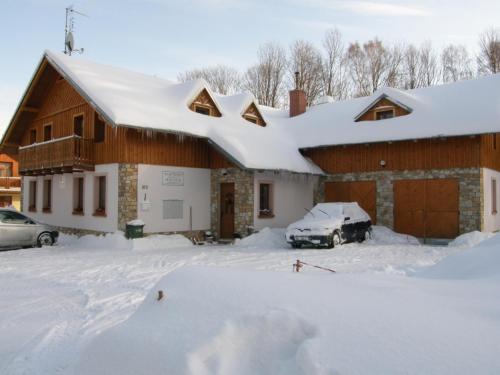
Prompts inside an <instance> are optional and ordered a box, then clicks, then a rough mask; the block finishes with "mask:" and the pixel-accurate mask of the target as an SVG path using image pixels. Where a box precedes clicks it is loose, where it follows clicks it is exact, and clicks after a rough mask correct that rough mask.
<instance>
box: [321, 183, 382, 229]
mask: <svg viewBox="0 0 500 375" xmlns="http://www.w3.org/2000/svg"><path fill="white" fill-rule="evenodd" d="M376 197H377V184H376V183H375V181H349V182H326V183H325V202H358V204H359V205H360V206H361V207H362V208H363V209H364V210H365V211H366V212H367V213H368V215H370V218H371V219H372V223H373V224H376V223H377V198H376Z"/></svg>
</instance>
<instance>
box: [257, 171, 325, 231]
mask: <svg viewBox="0 0 500 375" xmlns="http://www.w3.org/2000/svg"><path fill="white" fill-rule="evenodd" d="M316 181H317V177H314V176H307V175H298V174H291V173H275V172H270V171H265V172H256V173H255V177H254V192H255V194H254V227H255V229H256V230H260V229H262V228H265V227H274V228H285V227H286V226H288V225H289V224H291V223H292V222H294V221H297V220H298V219H300V218H302V217H303V216H304V215H305V214H306V211H305V208H307V209H310V208H312V206H313V198H314V185H315V183H316ZM260 182H270V183H272V185H273V187H272V199H271V200H272V202H273V203H272V207H273V214H274V217H272V218H259V183H260Z"/></svg>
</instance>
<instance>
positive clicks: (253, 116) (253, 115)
mask: <svg viewBox="0 0 500 375" xmlns="http://www.w3.org/2000/svg"><path fill="white" fill-rule="evenodd" d="M242 116H243V118H244V119H245V120H247V121H249V122H252V123H254V124H257V125H259V126H266V122H265V121H264V119H263V118H262V115H261V114H260V112H259V109H258V108H257V106H256V105H255V103H252V104H250V105H249V106H248V108H247V109H246V110H245V112H243V115H242Z"/></svg>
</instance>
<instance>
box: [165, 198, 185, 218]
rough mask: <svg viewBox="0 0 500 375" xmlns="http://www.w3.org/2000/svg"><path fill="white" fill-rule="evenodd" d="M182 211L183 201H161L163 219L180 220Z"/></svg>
mask: <svg viewBox="0 0 500 375" xmlns="http://www.w3.org/2000/svg"><path fill="white" fill-rule="evenodd" d="M183 211H184V201H182V200H179V199H168V200H164V201H163V218H164V219H182V218H183Z"/></svg>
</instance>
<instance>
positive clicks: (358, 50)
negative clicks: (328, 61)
mask: <svg viewBox="0 0 500 375" xmlns="http://www.w3.org/2000/svg"><path fill="white" fill-rule="evenodd" d="M346 60H347V62H348V65H349V73H350V75H351V79H352V83H353V86H354V93H353V94H354V96H366V95H369V94H370V93H371V92H370V91H371V90H370V83H369V78H368V70H367V69H366V56H365V52H364V51H363V48H362V47H361V46H360V45H359V43H358V42H354V43H351V44H350V45H349V48H348V49H347V54H346Z"/></svg>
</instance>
